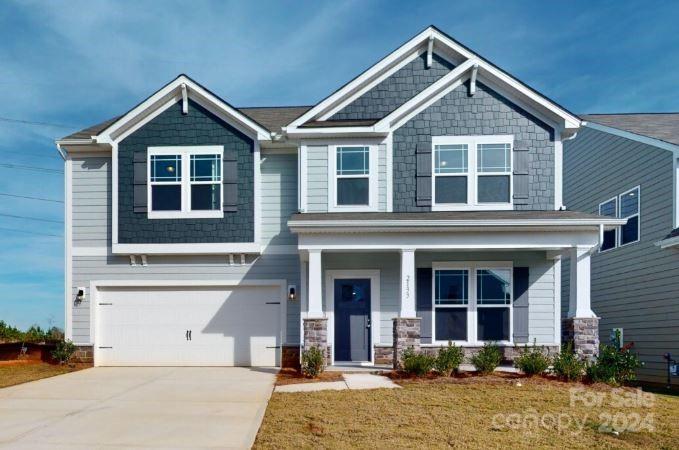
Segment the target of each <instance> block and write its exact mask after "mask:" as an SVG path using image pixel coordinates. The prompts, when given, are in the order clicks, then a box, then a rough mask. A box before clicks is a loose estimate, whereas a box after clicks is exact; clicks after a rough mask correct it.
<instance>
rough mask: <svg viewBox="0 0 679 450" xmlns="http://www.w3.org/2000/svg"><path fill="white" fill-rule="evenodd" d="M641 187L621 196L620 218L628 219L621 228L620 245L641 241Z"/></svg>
mask: <svg viewBox="0 0 679 450" xmlns="http://www.w3.org/2000/svg"><path fill="white" fill-rule="evenodd" d="M639 194H640V193H639V186H637V187H635V188H634V189H630V190H629V191H627V192H623V193H622V194H620V218H621V219H627V223H626V224H625V225H621V226H620V245H621V246H622V245H626V244H631V243H632V242H637V241H638V240H639Z"/></svg>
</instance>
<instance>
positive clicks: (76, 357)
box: [71, 345, 94, 365]
mask: <svg viewBox="0 0 679 450" xmlns="http://www.w3.org/2000/svg"><path fill="white" fill-rule="evenodd" d="M71 362H74V363H78V364H90V365H94V347H93V346H91V345H78V346H76V348H75V353H74V354H73V358H72V359H71Z"/></svg>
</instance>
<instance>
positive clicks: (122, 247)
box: [111, 242, 262, 255]
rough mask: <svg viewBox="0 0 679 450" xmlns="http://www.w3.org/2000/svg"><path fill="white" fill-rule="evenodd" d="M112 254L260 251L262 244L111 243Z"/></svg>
mask: <svg viewBox="0 0 679 450" xmlns="http://www.w3.org/2000/svg"><path fill="white" fill-rule="evenodd" d="M111 252H112V253H113V254H114V255H224V254H229V253H256V254H260V253H261V252H262V246H261V245H260V244H257V243H254V242H244V243H231V244H229V243H217V244H215V243H203V244H118V243H115V242H114V243H113V244H112V247H111Z"/></svg>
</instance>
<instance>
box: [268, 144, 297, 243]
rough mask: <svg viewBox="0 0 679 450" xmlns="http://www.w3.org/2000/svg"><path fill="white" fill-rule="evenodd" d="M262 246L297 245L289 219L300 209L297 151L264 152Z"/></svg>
mask: <svg viewBox="0 0 679 450" xmlns="http://www.w3.org/2000/svg"><path fill="white" fill-rule="evenodd" d="M262 159H263V162H262V163H261V165H260V170H261V174H262V176H261V187H262V195H261V199H262V218H261V220H262V245H297V236H296V235H294V234H292V233H290V230H289V229H288V225H287V223H288V219H289V218H290V215H292V214H294V213H296V212H297V154H295V153H289V154H277V153H262Z"/></svg>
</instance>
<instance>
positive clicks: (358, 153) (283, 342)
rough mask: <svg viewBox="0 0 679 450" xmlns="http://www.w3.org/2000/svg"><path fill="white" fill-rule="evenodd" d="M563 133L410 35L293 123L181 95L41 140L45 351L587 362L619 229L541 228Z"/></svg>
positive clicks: (551, 220)
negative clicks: (520, 352)
mask: <svg viewBox="0 0 679 450" xmlns="http://www.w3.org/2000/svg"><path fill="white" fill-rule="evenodd" d="M580 126H581V121H580V119H579V118H578V117H576V116H575V115H574V114H572V113H570V112H568V111H567V110H566V109H564V108H563V107H561V106H559V105H558V104H556V103H555V102H553V101H551V100H550V99H548V98H546V97H545V96H543V95H541V94H540V93H538V92H536V91H535V90H533V89H531V88H530V87H528V86H527V85H525V84H524V83H522V82H521V81H519V80H517V79H516V78H514V77H512V76H511V75H509V74H508V73H507V72H505V71H503V70H502V69H500V68H498V67H497V66H495V65H494V64H492V63H491V62H489V61H487V60H486V59H484V58H482V57H481V56H479V55H478V54H476V53H475V52H473V51H471V50H470V49H468V48H467V47H465V46H463V45H461V44H460V43H458V42H457V41H455V40H453V39H452V38H451V37H450V36H448V35H446V34H445V33H443V32H441V31H440V30H438V29H436V28H435V27H428V28H427V29H425V30H423V31H422V32H420V33H419V34H417V35H416V36H415V37H413V38H412V39H410V40H408V41H407V42H406V43H405V44H403V45H402V46H401V47H399V48H398V49H396V50H395V51H393V52H392V53H390V54H389V55H387V56H385V57H384V58H383V59H381V60H380V61H379V62H377V63H376V64H375V65H373V66H372V67H370V68H369V69H367V70H366V71H365V72H363V73H361V74H360V75H358V76H357V77H356V78H354V79H353V80H351V81H350V82H348V83H347V84H346V85H344V86H342V87H341V88H340V89H338V90H337V91H335V92H334V93H332V94H331V95H330V96H328V97H327V98H325V99H324V100H322V101H321V102H319V103H318V104H316V105H314V106H311V107H277V108H236V107H233V106H231V105H230V104H229V103H227V102H226V101H224V100H223V99H221V98H219V97H218V96H216V95H215V94H214V93H212V92H211V91H209V90H208V89H206V88H205V87H203V86H201V85H200V84H198V83H196V82H195V81H193V80H192V79H191V78H189V77H187V76H185V75H181V76H179V77H178V78H176V79H175V80H173V81H171V82H170V83H169V84H167V85H166V86H164V87H162V88H161V89H160V90H159V91H157V92H156V93H154V94H152V95H151V96H150V97H148V98H147V99H145V100H144V101H142V102H141V103H140V104H138V105H137V106H135V107H134V108H132V109H131V110H130V111H128V112H127V113H125V114H123V115H122V116H120V117H116V118H114V119H112V120H109V121H107V122H105V123H102V124H99V125H96V126H93V127H91V128H88V129H86V130H83V131H80V132H77V133H75V134H73V135H71V136H68V137H66V138H64V139H61V140H59V141H58V142H57V143H58V146H59V148H60V150H61V152H62V154H63V156H64V158H65V161H66V162H65V167H66V171H65V172H66V295H65V308H66V334H67V337H68V338H71V339H72V340H73V341H74V342H75V343H76V344H77V345H78V346H79V348H80V349H81V352H80V356H81V357H93V358H94V363H95V364H97V365H166V364H169V365H262V366H273V365H279V364H281V363H283V364H287V363H290V362H294V361H295V360H297V358H298V357H299V351H300V347H302V348H305V347H306V348H308V347H310V346H317V347H319V348H322V349H324V350H325V351H326V352H327V355H328V359H329V362H330V363H331V364H335V363H340V362H343V363H353V364H391V363H392V362H394V361H395V359H396V358H398V356H399V355H400V352H401V351H402V349H404V348H406V347H408V346H413V347H415V348H417V349H431V348H434V349H435V348H436V347H438V346H441V345H447V343H448V342H449V341H452V342H455V343H456V344H458V345H462V346H464V347H465V348H467V349H469V351H473V349H475V348H478V347H479V346H481V345H483V344H484V343H485V342H490V341H492V342H497V343H498V344H500V345H501V346H502V347H503V348H504V349H506V355H507V356H508V357H511V355H512V349H513V348H514V346H515V345H517V344H529V345H533V344H537V345H540V346H544V347H545V348H546V349H547V350H548V351H555V350H556V349H558V348H559V345H560V344H561V328H562V327H561V314H560V311H561V287H562V283H561V258H562V257H563V256H566V257H569V258H570V259H571V260H573V261H576V263H574V264H572V265H571V266H572V270H571V272H570V280H571V289H570V295H569V299H570V307H569V315H568V318H567V319H566V321H565V324H566V326H565V330H566V331H567V333H566V334H567V336H569V338H572V339H574V340H575V343H576V347H577V349H578V351H579V352H580V353H583V354H592V353H593V352H594V351H595V348H596V339H598V334H597V321H598V319H597V316H596V314H594V312H593V311H592V310H591V309H590V255H591V254H592V252H594V251H596V250H597V249H598V246H599V241H600V238H601V236H602V235H603V233H605V231H606V230H608V229H611V228H613V227H615V226H618V225H622V224H623V223H625V220H623V219H620V218H617V217H607V216H605V217H602V216H599V215H597V214H585V213H577V212H570V211H563V210H562V203H563V201H562V186H563V177H562V166H563V142H564V140H566V139H569V138H570V137H572V136H573V135H574V134H575V133H576V132H577V131H578V129H579V128H580Z"/></svg>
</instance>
